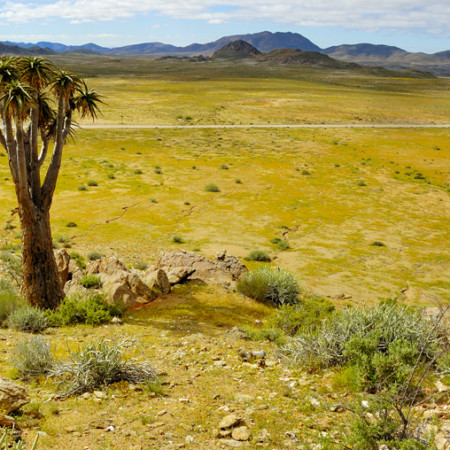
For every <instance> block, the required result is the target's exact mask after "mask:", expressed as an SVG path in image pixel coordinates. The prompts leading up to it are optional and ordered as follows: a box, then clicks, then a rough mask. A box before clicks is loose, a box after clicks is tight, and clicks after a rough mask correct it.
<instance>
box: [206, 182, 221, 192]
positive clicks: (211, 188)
mask: <svg viewBox="0 0 450 450" xmlns="http://www.w3.org/2000/svg"><path fill="white" fill-rule="evenodd" d="M205 191H206V192H220V189H219V187H218V186H217V185H216V184H213V183H210V184H207V185H206V186H205Z"/></svg>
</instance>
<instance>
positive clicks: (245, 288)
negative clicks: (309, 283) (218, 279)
mask: <svg viewBox="0 0 450 450" xmlns="http://www.w3.org/2000/svg"><path fill="white" fill-rule="evenodd" d="M237 289H238V291H239V292H240V293H241V294H244V295H246V296H248V297H251V298H254V299H255V300H258V301H260V302H264V303H272V304H274V305H284V304H295V303H297V302H298V295H299V294H300V287H299V285H298V281H297V280H296V278H295V277H294V276H293V275H292V274H291V273H290V272H288V271H286V270H283V269H272V268H270V267H266V266H263V267H259V268H258V269H256V270H255V271H253V272H249V273H247V274H246V275H244V276H243V277H242V278H241V279H240V280H239V282H238V285H237Z"/></svg>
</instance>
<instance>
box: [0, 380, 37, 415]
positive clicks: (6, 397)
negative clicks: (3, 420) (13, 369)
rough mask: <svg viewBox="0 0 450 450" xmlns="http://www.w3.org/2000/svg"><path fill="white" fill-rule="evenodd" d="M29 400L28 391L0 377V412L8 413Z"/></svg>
mask: <svg viewBox="0 0 450 450" xmlns="http://www.w3.org/2000/svg"><path fill="white" fill-rule="evenodd" d="M29 402H30V397H29V395H28V391H27V390H26V389H25V388H24V387H22V386H20V385H18V384H16V383H14V382H13V381H11V380H10V379H9V378H5V377H0V413H1V414H9V413H10V412H11V411H16V410H18V409H20V408H21V407H22V406H23V405H26V404H27V403H29Z"/></svg>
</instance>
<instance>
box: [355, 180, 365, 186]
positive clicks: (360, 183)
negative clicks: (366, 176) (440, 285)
mask: <svg viewBox="0 0 450 450" xmlns="http://www.w3.org/2000/svg"><path fill="white" fill-rule="evenodd" d="M356 184H357V186H367V185H366V182H365V181H364V180H359V181H358V183H356Z"/></svg>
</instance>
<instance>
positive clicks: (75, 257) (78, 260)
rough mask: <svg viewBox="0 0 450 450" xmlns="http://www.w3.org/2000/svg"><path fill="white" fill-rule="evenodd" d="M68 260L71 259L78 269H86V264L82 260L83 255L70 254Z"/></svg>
mask: <svg viewBox="0 0 450 450" xmlns="http://www.w3.org/2000/svg"><path fill="white" fill-rule="evenodd" d="M69 256H70V258H71V259H73V260H74V261H75V263H76V265H77V266H78V267H79V268H80V269H82V270H83V269H86V262H85V260H84V257H83V255H81V254H80V253H78V252H71V253H70V255H69Z"/></svg>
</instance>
